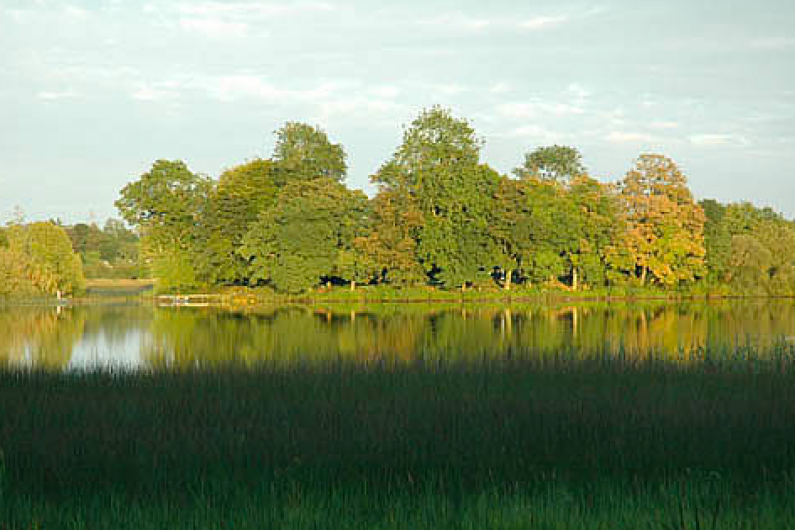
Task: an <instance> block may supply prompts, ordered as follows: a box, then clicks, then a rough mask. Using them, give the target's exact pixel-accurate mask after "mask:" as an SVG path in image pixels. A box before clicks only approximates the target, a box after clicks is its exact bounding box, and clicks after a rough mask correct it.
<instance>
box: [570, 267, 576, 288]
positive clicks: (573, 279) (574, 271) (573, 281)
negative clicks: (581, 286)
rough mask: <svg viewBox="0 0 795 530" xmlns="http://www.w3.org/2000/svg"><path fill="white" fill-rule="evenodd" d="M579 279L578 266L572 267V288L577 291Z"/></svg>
mask: <svg viewBox="0 0 795 530" xmlns="http://www.w3.org/2000/svg"><path fill="white" fill-rule="evenodd" d="M577 280H578V278H577V267H573V268H572V272H571V288H572V289H574V290H575V291H576V290H577V287H578V281H577Z"/></svg>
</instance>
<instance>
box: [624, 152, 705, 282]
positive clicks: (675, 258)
mask: <svg viewBox="0 0 795 530" xmlns="http://www.w3.org/2000/svg"><path fill="white" fill-rule="evenodd" d="M621 198H622V200H623V201H624V204H625V208H626V212H627V221H628V229H629V230H628V232H627V243H628V246H629V250H630V252H631V254H632V256H633V257H634V259H635V266H636V270H637V271H639V278H638V280H639V282H640V284H641V285H643V284H645V283H646V281H647V279H649V275H650V279H651V281H652V282H655V283H659V284H662V285H666V286H677V285H679V284H680V283H682V282H692V281H694V280H696V279H697V278H701V277H703V276H704V275H705V273H706V268H705V260H704V258H705V255H706V250H705V248H704V223H705V217H704V211H703V210H702V209H701V207H700V206H698V205H697V204H695V203H694V202H693V197H692V195H691V193H690V190H689V189H688V188H687V179H686V178H685V176H684V174H682V172H681V171H679V168H678V167H677V166H676V164H675V163H674V162H673V161H672V160H671V159H669V158H666V157H664V156H661V155H648V154H647V155H641V156H640V157H639V158H638V160H637V164H636V166H635V168H634V169H632V170H631V171H629V172H628V173H627V175H626V177H625V178H624V180H623V181H622V182H621Z"/></svg>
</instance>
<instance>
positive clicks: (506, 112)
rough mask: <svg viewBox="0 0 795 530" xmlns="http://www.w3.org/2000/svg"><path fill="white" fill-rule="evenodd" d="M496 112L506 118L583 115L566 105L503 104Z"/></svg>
mask: <svg viewBox="0 0 795 530" xmlns="http://www.w3.org/2000/svg"><path fill="white" fill-rule="evenodd" d="M497 111H498V112H499V113H500V114H502V115H503V116H505V117H508V118H535V117H537V116H539V115H541V114H551V115H553V116H570V115H579V114H584V113H585V109H583V108H581V107H579V106H577V105H571V104H568V103H546V102H532V103H505V104H503V105H500V106H499V107H497Z"/></svg>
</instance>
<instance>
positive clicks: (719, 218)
mask: <svg viewBox="0 0 795 530" xmlns="http://www.w3.org/2000/svg"><path fill="white" fill-rule="evenodd" d="M698 204H699V206H701V208H702V209H703V210H704V215H705V223H704V247H705V249H706V251H707V254H706V262H707V271H708V272H707V278H708V279H709V281H710V283H713V284H716V283H719V282H721V281H723V280H725V279H726V275H727V273H728V268H729V260H730V259H731V254H732V234H731V231H730V230H729V226H728V223H727V222H726V207H725V206H723V205H721V204H720V203H718V202H717V201H715V200H713V199H705V200H703V201H701V202H699V203H698Z"/></svg>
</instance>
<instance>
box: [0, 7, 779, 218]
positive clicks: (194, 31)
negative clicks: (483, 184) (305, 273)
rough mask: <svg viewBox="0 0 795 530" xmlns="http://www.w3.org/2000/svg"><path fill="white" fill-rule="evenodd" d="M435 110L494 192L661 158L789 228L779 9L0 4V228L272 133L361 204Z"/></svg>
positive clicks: (238, 158)
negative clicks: (531, 173)
mask: <svg viewBox="0 0 795 530" xmlns="http://www.w3.org/2000/svg"><path fill="white" fill-rule="evenodd" d="M435 104H439V105H442V106H444V107H447V108H450V109H451V110H452V112H453V113H454V114H455V115H456V116H457V117H461V118H466V119H467V120H469V121H470V123H471V124H472V125H473V126H474V128H475V130H476V131H477V133H478V135H479V136H480V137H481V138H482V139H483V140H484V141H485V146H484V148H483V152H482V160H483V161H484V162H486V163H488V164H490V165H491V166H492V167H494V168H495V169H497V170H498V171H500V172H502V173H509V172H510V171H511V169H512V168H514V167H516V166H517V165H520V164H521V162H522V160H523V158H524V154H525V153H527V152H530V151H532V150H534V149H535V148H537V147H539V146H544V145H552V144H563V145H569V146H572V147H576V148H577V149H578V150H579V151H580V152H581V153H582V154H583V159H584V162H585V165H586V167H587V168H588V169H589V172H590V174H591V175H593V176H594V177H596V178H598V179H600V180H602V181H604V182H609V181H616V180H618V179H620V178H622V177H623V175H624V174H625V173H626V172H627V171H628V170H629V169H630V168H631V167H632V166H633V164H634V160H635V159H636V158H637V157H638V155H640V154H642V153H660V154H664V155H666V156H669V157H671V158H672V159H673V160H674V161H675V162H676V163H677V164H678V165H679V167H680V168H681V169H682V170H683V172H684V173H685V174H686V175H687V177H688V179H689V184H690V187H691V189H692V190H693V193H694V195H695V196H696V198H697V199H702V198H715V199H718V200H720V201H721V202H733V201H745V200H747V201H751V202H753V203H755V204H757V205H759V206H771V207H773V208H774V209H776V210H777V211H780V212H782V213H784V214H785V215H786V216H787V217H790V218H791V217H795V170H793V168H795V2H793V1H792V0H758V1H756V2H749V1H747V0H742V1H737V0H721V1H720V2H718V1H717V0H716V1H709V2H707V1H704V2H693V1H691V0H667V1H665V2H656V1H655V2H652V1H637V0H633V1H611V0H604V1H599V0H594V1H582V2H580V1H564V0H555V1H543V0H540V1H500V0H492V1H488V2H486V1H482V0H476V1H469V0H455V1H430V0H425V1H421V2H419V1H413V0H403V1H399V2H397V1H392V2H387V1H376V0H361V1H356V0H346V1H331V0H319V1H315V0H298V1H290V0H272V1H271V0H265V1H261V0H229V1H221V0H216V1H205V0H195V1H192V0H183V1H179V0H177V1H174V0H170V1H166V0H150V1H143V2H136V1H127V0H65V1H55V0H0V224H2V223H5V222H7V221H9V220H11V219H12V218H14V216H15V215H16V214H17V213H18V212H19V211H20V210H21V212H23V213H24V215H25V218H26V219H27V220H40V219H49V218H60V219H62V220H63V221H64V222H66V223H74V222H81V221H83V222H84V221H95V222H98V223H100V224H101V223H102V222H104V220H105V219H106V218H108V217H118V213H117V212H116V210H115V208H114V206H113V202H114V201H115V200H116V199H117V198H118V196H119V191H120V190H121V188H122V187H123V186H124V185H125V184H127V183H128V182H131V181H133V180H136V179H137V178H138V177H139V176H140V175H141V174H142V173H145V172H146V171H147V170H148V169H149V168H150V167H151V165H152V163H153V162H154V161H155V160H158V159H172V160H173V159H181V160H184V161H185V162H186V163H187V164H188V166H189V167H190V168H191V169H192V170H193V171H194V172H199V173H203V174H206V175H209V176H211V177H213V178H217V177H218V176H219V175H220V173H221V172H222V171H223V170H224V169H226V168H229V167H232V166H234V165H237V164H239V163H242V162H245V161H246V160H249V159H252V158H256V157H269V156H270V155H271V153H272V150H273V146H274V140H275V137H274V134H273V133H274V131H276V130H277V129H279V128H280V127H281V126H282V125H283V124H284V123H285V122H287V121H301V122H307V123H310V124H313V125H318V126H320V127H322V128H323V129H324V130H325V131H326V132H327V133H328V135H329V137H330V138H331V140H332V141H334V142H338V143H341V144H342V145H343V146H344V148H345V150H346V152H347V154H348V163H349V175H348V184H349V186H351V187H353V188H360V189H364V190H365V191H367V192H368V193H370V194H372V193H373V191H374V189H373V187H372V186H371V185H370V183H369V176H370V175H371V174H373V173H374V172H375V171H376V170H377V169H378V167H379V166H380V165H381V164H382V163H384V162H385V161H386V160H387V159H388V158H389V157H390V156H391V155H392V153H393V152H394V151H395V149H396V148H397V146H398V145H399V144H400V142H401V138H402V134H403V130H404V128H405V127H406V126H407V125H409V124H410V123H411V121H412V120H413V119H414V118H415V117H416V116H417V115H418V114H419V113H420V111H421V110H422V109H423V108H428V107H430V106H432V105H435Z"/></svg>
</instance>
